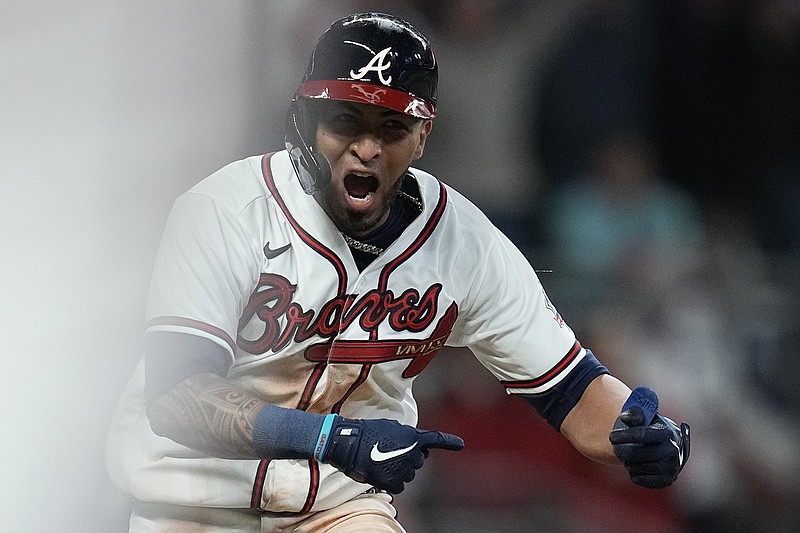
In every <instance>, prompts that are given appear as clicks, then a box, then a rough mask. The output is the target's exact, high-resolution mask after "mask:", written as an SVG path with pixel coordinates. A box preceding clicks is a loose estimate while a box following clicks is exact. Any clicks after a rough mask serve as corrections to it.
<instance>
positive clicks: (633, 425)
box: [609, 387, 691, 489]
mask: <svg viewBox="0 0 800 533" xmlns="http://www.w3.org/2000/svg"><path fill="white" fill-rule="evenodd" d="M657 409H658V397H657V396H656V394H655V392H653V391H652V390H650V389H648V388H646V387H639V388H637V389H636V390H634V391H633V393H631V396H630V397H629V398H628V400H627V401H626V402H625V405H623V407H622V412H621V413H620V415H619V417H617V420H616V421H615V422H614V428H613V429H612V430H611V434H610V435H609V440H610V441H611V445H612V447H613V449H614V454H615V455H616V456H617V457H618V458H619V459H620V461H622V464H623V465H625V468H626V469H627V470H628V474H629V475H630V477H631V480H632V481H633V482H634V483H636V484H637V485H641V486H643V487H647V488H654V489H658V488H664V487H668V486H670V485H672V483H674V482H675V480H676V479H677V478H678V474H679V473H680V472H681V470H683V467H684V466H685V465H686V461H687V460H688V459H689V450H690V449H691V447H690V440H689V425H688V424H686V423H685V422H683V423H681V425H680V426H678V425H677V424H676V423H675V422H673V421H672V420H670V419H669V418H667V417H666V416H663V415H661V414H659V413H658V412H657Z"/></svg>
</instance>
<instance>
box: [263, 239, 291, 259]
mask: <svg viewBox="0 0 800 533" xmlns="http://www.w3.org/2000/svg"><path fill="white" fill-rule="evenodd" d="M291 247H292V243H288V244H285V245H283V246H281V247H280V248H275V249H274V250H273V249H272V248H270V247H269V243H267V244H265V245H264V255H265V256H266V257H267V259H275V258H276V257H278V256H279V255H281V254H282V253H283V252H285V251H286V250H288V249H289V248H291Z"/></svg>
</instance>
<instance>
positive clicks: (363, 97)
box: [286, 13, 438, 194]
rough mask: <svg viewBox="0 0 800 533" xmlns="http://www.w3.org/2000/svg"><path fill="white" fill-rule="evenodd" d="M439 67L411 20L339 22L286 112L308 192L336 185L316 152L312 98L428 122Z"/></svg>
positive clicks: (368, 17) (361, 17)
mask: <svg viewBox="0 0 800 533" xmlns="http://www.w3.org/2000/svg"><path fill="white" fill-rule="evenodd" d="M437 88H438V68H437V65H436V58H435V57H434V55H433V51H432V50H431V46H430V42H429V41H428V39H427V38H426V37H425V36H424V35H422V33H420V32H419V30H417V29H416V28H414V27H413V26H411V24H409V23H408V22H406V21H404V20H401V19H399V18H397V17H394V16H392V15H386V14H382V13H358V14H355V15H350V16H348V17H346V18H344V19H341V20H339V21H337V22H334V23H333V24H332V25H331V27H330V28H328V30H327V31H326V32H325V33H324V34H323V35H322V36H321V37H320V39H319V41H318V42H317V45H316V46H315V47H314V50H313V52H312V53H311V59H310V60H309V62H308V67H307V68H306V72H305V75H304V76H303V81H302V82H301V83H300V85H299V86H298V88H297V90H296V91H295V94H294V97H293V98H292V102H291V105H290V106H289V111H288V112H287V114H286V148H287V150H288V151H289V155H290V156H291V160H292V165H293V166H294V168H295V171H296V173H297V176H298V178H299V179H300V184H301V185H302V186H303V190H304V191H305V192H306V193H308V194H313V193H314V192H315V191H318V190H319V189H322V188H323V187H325V186H326V185H327V184H328V182H329V181H330V166H329V165H328V162H327V161H326V160H325V158H324V157H322V156H321V155H320V154H319V153H318V152H316V151H315V149H314V143H313V139H314V136H315V133H316V126H317V125H316V121H315V120H314V118H313V116H312V114H311V113H309V110H308V102H309V101H311V100H343V101H347V102H355V103H362V104H363V103H368V104H372V105H376V106H380V107H386V108H389V109H393V110H395V111H399V112H400V113H404V114H406V115H410V116H413V117H417V118H421V119H424V120H427V119H432V118H433V117H434V116H436V93H437Z"/></svg>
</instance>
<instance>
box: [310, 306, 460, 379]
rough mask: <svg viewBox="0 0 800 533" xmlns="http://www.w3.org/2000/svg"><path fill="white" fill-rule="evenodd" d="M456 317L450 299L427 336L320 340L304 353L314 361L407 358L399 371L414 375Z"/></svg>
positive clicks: (372, 361) (373, 361)
mask: <svg viewBox="0 0 800 533" xmlns="http://www.w3.org/2000/svg"><path fill="white" fill-rule="evenodd" d="M457 317H458V306H457V305H456V304H455V302H453V303H452V304H450V307H448V308H447V311H445V313H444V315H443V316H442V318H440V319H439V322H438V323H437V324H436V328H435V329H434V330H433V333H431V335H430V337H428V338H427V339H398V340H391V341H388V340H387V341H372V340H365V341H357V340H339V341H335V342H334V343H333V344H331V343H329V342H323V343H318V344H313V345H311V346H309V347H308V348H306V351H305V357H306V359H308V360H309V361H314V362H322V361H326V362H328V363H345V364H364V365H366V364H377V363H386V362H390V361H397V360H402V359H411V362H410V363H409V364H408V366H407V367H406V368H405V370H404V371H403V374H402V375H403V377H404V378H410V377H414V376H416V375H418V374H419V373H421V372H422V371H423V370H424V369H425V367H426V366H427V365H428V363H430V362H431V360H432V359H433V357H434V356H435V355H436V354H437V353H439V350H440V349H442V348H443V347H444V345H445V342H447V338H448V337H449V336H450V332H451V331H452V329H453V325H454V324H455V322H456V318H457Z"/></svg>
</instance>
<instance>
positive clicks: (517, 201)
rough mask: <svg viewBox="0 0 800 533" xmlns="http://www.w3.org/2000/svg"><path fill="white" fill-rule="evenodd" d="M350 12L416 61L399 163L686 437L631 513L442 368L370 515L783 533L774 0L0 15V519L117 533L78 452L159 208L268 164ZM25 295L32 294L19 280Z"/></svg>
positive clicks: (794, 399) (625, 483)
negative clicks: (429, 183)
mask: <svg viewBox="0 0 800 533" xmlns="http://www.w3.org/2000/svg"><path fill="white" fill-rule="evenodd" d="M21 5H22V3H20V6H21ZM360 10H384V11H388V12H391V13H394V14H396V15H398V16H401V17H406V18H408V19H409V20H411V21H412V22H413V23H415V24H416V25H417V26H418V27H420V28H421V29H422V30H423V31H424V32H425V33H426V34H428V36H429V37H430V38H431V40H432V42H433V43H434V46H435V52H436V54H437V57H438V59H439V62H440V84H441V85H440V95H439V98H440V105H439V116H438V117H437V119H436V121H435V123H434V131H433V135H432V136H431V137H430V138H429V140H428V144H427V148H426V153H425V156H424V157H423V159H422V160H421V161H420V162H419V165H418V166H420V167H421V168H423V169H425V170H429V171H431V172H432V173H434V174H435V175H437V177H439V178H440V179H442V180H443V181H445V182H447V183H449V184H450V185H452V186H453V187H455V188H456V189H458V190H460V191H461V192H463V193H464V194H465V195H467V196H468V197H470V198H471V199H472V200H473V201H474V202H475V203H476V204H478V205H479V206H480V207H481V208H482V209H483V210H484V211H485V212H486V213H487V214H488V215H489V217H490V218H492V219H493V220H494V221H495V223H496V224H497V225H498V226H499V227H500V228H501V229H503V230H504V231H505V232H506V233H507V234H508V235H509V237H511V238H512V240H514V241H515V242H516V243H517V244H518V245H519V246H520V247H521V248H522V249H523V250H524V251H525V253H526V254H527V255H528V257H529V259H530V260H531V262H532V264H533V265H534V267H535V268H537V269H542V270H546V271H552V272H543V273H542V274H541V275H540V277H541V280H542V283H543V285H544V286H545V288H546V289H547V291H548V294H549V296H550V298H551V300H553V302H554V303H555V305H556V306H557V307H558V309H559V311H560V312H561V314H562V316H563V317H564V318H565V320H566V321H567V322H568V323H569V324H570V325H571V326H572V327H573V329H575V330H576V332H577V335H578V337H579V339H580V340H581V342H582V343H583V344H584V345H585V346H587V347H589V348H591V349H592V350H593V351H594V352H595V353H596V354H597V355H598V358H599V359H600V360H601V361H602V362H604V363H605V364H606V365H607V366H608V367H609V368H610V369H611V371H612V372H613V373H614V374H616V375H618V376H619V377H621V378H622V379H623V380H624V381H626V382H627V383H628V384H629V385H631V386H636V385H640V384H646V385H649V386H652V387H653V388H654V389H656V390H657V392H658V393H659V396H660V397H661V400H662V405H663V406H664V410H665V413H666V414H667V415H669V416H672V417H673V418H675V419H684V420H686V421H687V422H689V423H690V424H691V425H692V429H693V437H692V441H693V442H692V444H693V446H692V459H691V460H690V462H689V464H688V466H687V468H686V470H685V471H684V473H683V474H682V475H681V477H680V479H679V481H678V483H677V484H676V485H675V486H673V487H671V488H669V489H666V490H663V491H657V492H653V491H647V490H645V489H639V488H637V487H635V486H633V485H632V484H631V483H630V482H629V480H628V479H627V477H626V476H625V474H624V472H623V471H622V469H612V468H609V467H603V466H599V465H594V464H592V463H589V461H588V460H586V459H583V458H582V457H579V456H578V455H577V454H576V452H574V450H572V449H571V447H569V445H568V444H567V442H566V440H565V439H563V438H562V437H561V436H560V435H558V434H557V433H555V432H554V431H553V430H552V429H551V428H549V427H548V426H546V424H544V423H543V422H542V421H541V420H540V419H539V418H538V416H537V415H536V413H535V412H534V411H533V410H532V409H530V408H529V407H528V406H527V405H526V404H524V403H523V402H520V401H518V399H516V398H512V397H508V396H506V395H505V394H504V392H503V389H502V387H501V386H500V385H499V384H498V383H497V382H496V381H495V380H494V378H493V377H492V376H491V375H489V373H488V372H487V371H485V369H483V368H482V367H480V366H479V365H478V364H477V363H476V362H475V360H474V359H473V358H472V357H471V356H470V354H469V353H465V352H462V351H459V350H451V351H448V352H446V353H444V352H443V353H442V354H440V355H439V357H438V358H437V359H436V360H435V361H434V362H433V364H432V365H431V366H430V367H429V370H428V371H426V373H425V374H423V375H422V376H420V378H419V382H418V385H419V386H418V387H417V399H418V402H419V405H420V418H421V419H420V425H421V426H431V427H435V428H437V429H441V430H446V431H450V432H453V433H456V434H459V435H461V436H462V437H464V439H465V441H466V443H467V448H466V449H465V450H464V451H463V452H460V453H459V454H448V456H447V457H445V454H440V455H438V456H437V457H436V458H435V460H432V461H430V462H429V463H428V464H426V467H425V468H424V469H423V470H421V471H420V473H419V475H418V479H417V481H415V483H413V484H412V485H411V486H410V488H408V489H407V490H406V492H405V493H403V494H402V495H400V496H399V497H398V498H397V499H396V503H397V506H398V508H399V510H400V512H401V517H402V518H403V521H404V523H405V524H406V525H407V527H408V529H409V531H413V532H417V533H441V532H455V531H458V532H462V533H481V532H493V533H511V532H528V531H550V532H562V531H563V532H570V533H573V532H574V533H604V532H611V531H614V532H627V531H631V532H633V531H636V532H639V531H654V532H676V533H694V532H700V531H703V532H706V531H726V532H753V531H770V532H784V531H787V532H788V531H797V530H800V505H798V503H800V494H799V492H800V488H799V487H800V486H798V484H797V483H796V479H798V474H800V448H798V446H797V444H796V443H797V442H798V433H800V392H799V391H798V388H797V383H798V380H799V379H800V363H798V360H797V358H796V357H795V356H794V354H793V350H794V349H796V346H797V342H798V341H800V310H798V306H797V304H796V302H797V301H798V296H800V209H799V208H798V201H800V2H798V1H797V0H728V1H726V0H673V1H671V2H659V1H657V0H638V1H637V0H531V1H527V0H439V1H435V2H434V1H430V0H407V1H402V0H395V1H388V0H384V1H380V0H373V1H369V0H326V1H324V2H321V1H314V0H264V1H256V0H247V1H241V2H236V3H230V2H222V1H207V2H199V3H197V2H194V1H193V0H177V1H174V2H170V3H161V2H156V1H145V2H137V3H128V2H124V1H122V0H113V1H110V2H99V1H96V0H82V1H81V2H76V3H74V5H71V7H69V9H67V7H66V6H59V5H55V6H54V5H51V4H50V3H46V2H37V1H33V2H29V3H26V7H24V8H23V7H14V8H9V15H10V17H5V20H6V23H5V24H6V26H5V27H4V31H3V37H2V39H4V42H5V43H6V44H7V46H4V47H3V49H2V50H3V51H2V52H0V60H2V61H3V63H6V62H7V66H6V67H5V68H4V71H5V72H6V73H7V74H8V78H7V82H6V83H5V84H4V86H3V87H2V88H0V96H2V101H3V103H4V104H5V105H7V106H8V109H7V110H5V111H4V116H5V117H6V119H7V123H6V127H5V128H4V131H3V132H2V139H1V140H2V143H0V154H2V158H3V161H4V162H5V169H4V173H7V174H6V176H4V177H3V179H4V183H9V184H10V185H11V192H12V193H13V194H11V195H9V194H6V195H5V196H4V197H3V198H2V202H3V205H2V207H3V209H2V212H3V214H4V216H6V217H10V218H9V219H8V223H4V224H3V226H4V228H3V234H4V241H3V242H4V248H5V253H6V254H8V255H7V258H8V259H9V261H5V260H4V265H8V266H4V268H7V271H6V276H4V278H5V279H4V287H3V290H4V295H5V296H4V297H5V298H6V302H7V305H6V306H4V307H5V308H4V316H3V320H2V322H3V323H4V324H5V325H6V326H8V327H9V333H10V334H9V335H4V343H6V351H7V353H9V354H18V355H17V356H16V357H14V358H9V359H8V360H7V361H6V362H5V363H4V365H10V366H9V367H8V368H7V369H5V370H4V375H8V376H15V377H17V378H18V379H15V380H14V381H13V383H11V384H7V386H6V387H5V388H4V390H3V391H2V393H1V394H2V396H0V400H2V401H1V402H0V403H2V406H3V407H2V408H3V409H4V412H5V415H4V416H5V420H6V422H7V423H8V424H9V425H10V426H12V427H14V428H16V431H17V434H18V435H23V436H29V437H30V439H29V440H26V439H25V438H20V439H7V442H6V443H5V444H4V445H3V448H2V452H3V455H4V456H5V457H7V458H8V457H13V458H15V461H13V462H11V463H10V464H9V465H7V466H6V467H5V468H6V470H7V471H6V472H5V474H4V478H5V479H4V483H3V485H2V486H0V496H2V497H1V498H0V501H2V503H0V506H2V507H0V511H2V512H0V516H2V523H4V524H7V525H9V527H10V528H11V529H9V531H12V530H14V531H40V530H50V529H45V528H41V529H40V528H39V527H37V526H36V525H35V524H37V523H38V522H37V520H38V521H41V522H42V523H50V522H49V521H50V520H52V519H53V518H55V517H56V516H57V517H59V520H60V521H61V522H60V523H61V526H60V529H59V530H60V531H83V532H87V531H94V529H93V527H96V531H104V532H105V531H117V530H124V524H125V518H126V516H127V509H126V502H125V500H124V497H122V496H121V495H115V493H114V490H113V489H111V488H110V486H109V485H108V481H107V480H106V479H105V478H104V477H103V473H102V472H103V466H102V453H103V442H102V441H103V436H104V431H105V427H106V424H107V422H108V418H109V417H110V414H111V409H112V408H113V403H114V401H115V395H116V394H117V392H118V390H119V388H120V387H121V385H122V383H124V381H125V380H126V379H127V374H128V372H129V371H130V370H131V369H132V367H133V364H134V362H135V360H136V358H137V357H138V342H139V335H140V332H141V330H140V328H141V325H142V324H141V321H142V319H143V305H144V298H145V294H146V288H147V283H148V278H149V272H150V265H151V262H152V257H153V255H154V253H155V247H156V245H157V240H158V237H159V235H160V232H161V229H162V226H163V222H164V220H165V217H166V213H167V210H168V209H169V206H170V205H171V202H172V200H173V199H174V197H175V196H177V195H178V194H180V192H182V191H183V190H185V189H186V188H188V187H189V186H191V185H192V184H193V183H195V182H196V181H198V180H200V179H202V178H203V177H204V176H206V175H208V174H209V173H211V172H213V171H214V170H216V169H217V168H219V167H221V166H222V165H224V164H226V163H227V162H229V161H231V160H233V159H238V158H240V157H244V156H247V155H251V154H255V153H261V152H264V151H270V150H276V149H281V148H282V144H283V143H282V135H283V131H282V130H283V113H284V111H285V107H286V105H287V103H288V98H289V97H290V96H291V94H292V92H293V90H294V87H295V85H296V83H297V82H298V81H299V78H300V76H301V75H302V72H303V70H304V68H305V63H306V61H307V55H308V53H309V51H310V50H311V48H312V47H313V44H314V42H315V40H316V38H317V37H318V35H319V34H320V32H321V31H323V30H324V29H325V28H326V27H327V26H328V25H329V24H330V23H331V22H332V21H333V20H335V19H337V18H339V17H340V16H343V15H345V14H347V13H350V12H353V11H360ZM9 20H10V21H14V22H16V23H17V24H16V25H15V26H14V27H11V26H10V23H9V22H8V21H9ZM0 24H3V23H0ZM15 186H16V188H15ZM23 206H25V207H24V209H23ZM19 258H22V259H23V261H24V262H23V263H21V265H22V266H21V267H20V268H19V270H15V269H14V268H15V267H14V262H13V260H16V259H19ZM53 258H57V259H53ZM4 259H5V258H4ZM53 269H55V272H56V273H57V278H58V279H59V280H61V282H60V283H56V282H53V281H50V282H47V283H46V282H44V281H43V280H51V279H52V277H51V276H53ZM42 302H46V303H47V304H46V307H47V309H46V310H47V314H46V316H47V327H43V322H44V321H43V320H42ZM109 304H110V305H109ZM31 339H36V340H37V342H31ZM54 355H58V357H54ZM23 398H24V400H23ZM75 413H80V414H79V415H78V416H77V417H76V416H75ZM41 416H46V417H47V419H48V420H50V422H49V425H47V426H46V427H47V430H46V434H45V430H44V429H42V426H41V424H40V423H38V422H37V420H38V417H41ZM81 417H84V418H81ZM76 420H77V421H76ZM87 421H89V422H88V423H87ZM54 443H58V445H59V446H58V447H57V448H58V449H59V450H61V451H60V452H59V453H63V454H64V455H63V457H68V458H69V459H70V460H69V461H63V460H61V459H58V457H62V456H61V455H55V454H53V453H51V451H52V449H51V445H54ZM43 487H51V490H54V491H55V494H49V493H48V494H47V496H44V495H43V494H42V488H43ZM46 500H51V501H49V502H47V503H45V501H46ZM39 505H46V506H47V508H48V509H50V512H49V513H48V514H49V517H48V516H47V514H45V515H42V516H40V515H38V514H37V513H35V512H34V509H38V508H39V507H38V506H39ZM37 516H38V517H39V518H36V517H37ZM117 521H118V524H117ZM643 524H644V525H643ZM15 528H16V529H15Z"/></svg>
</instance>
